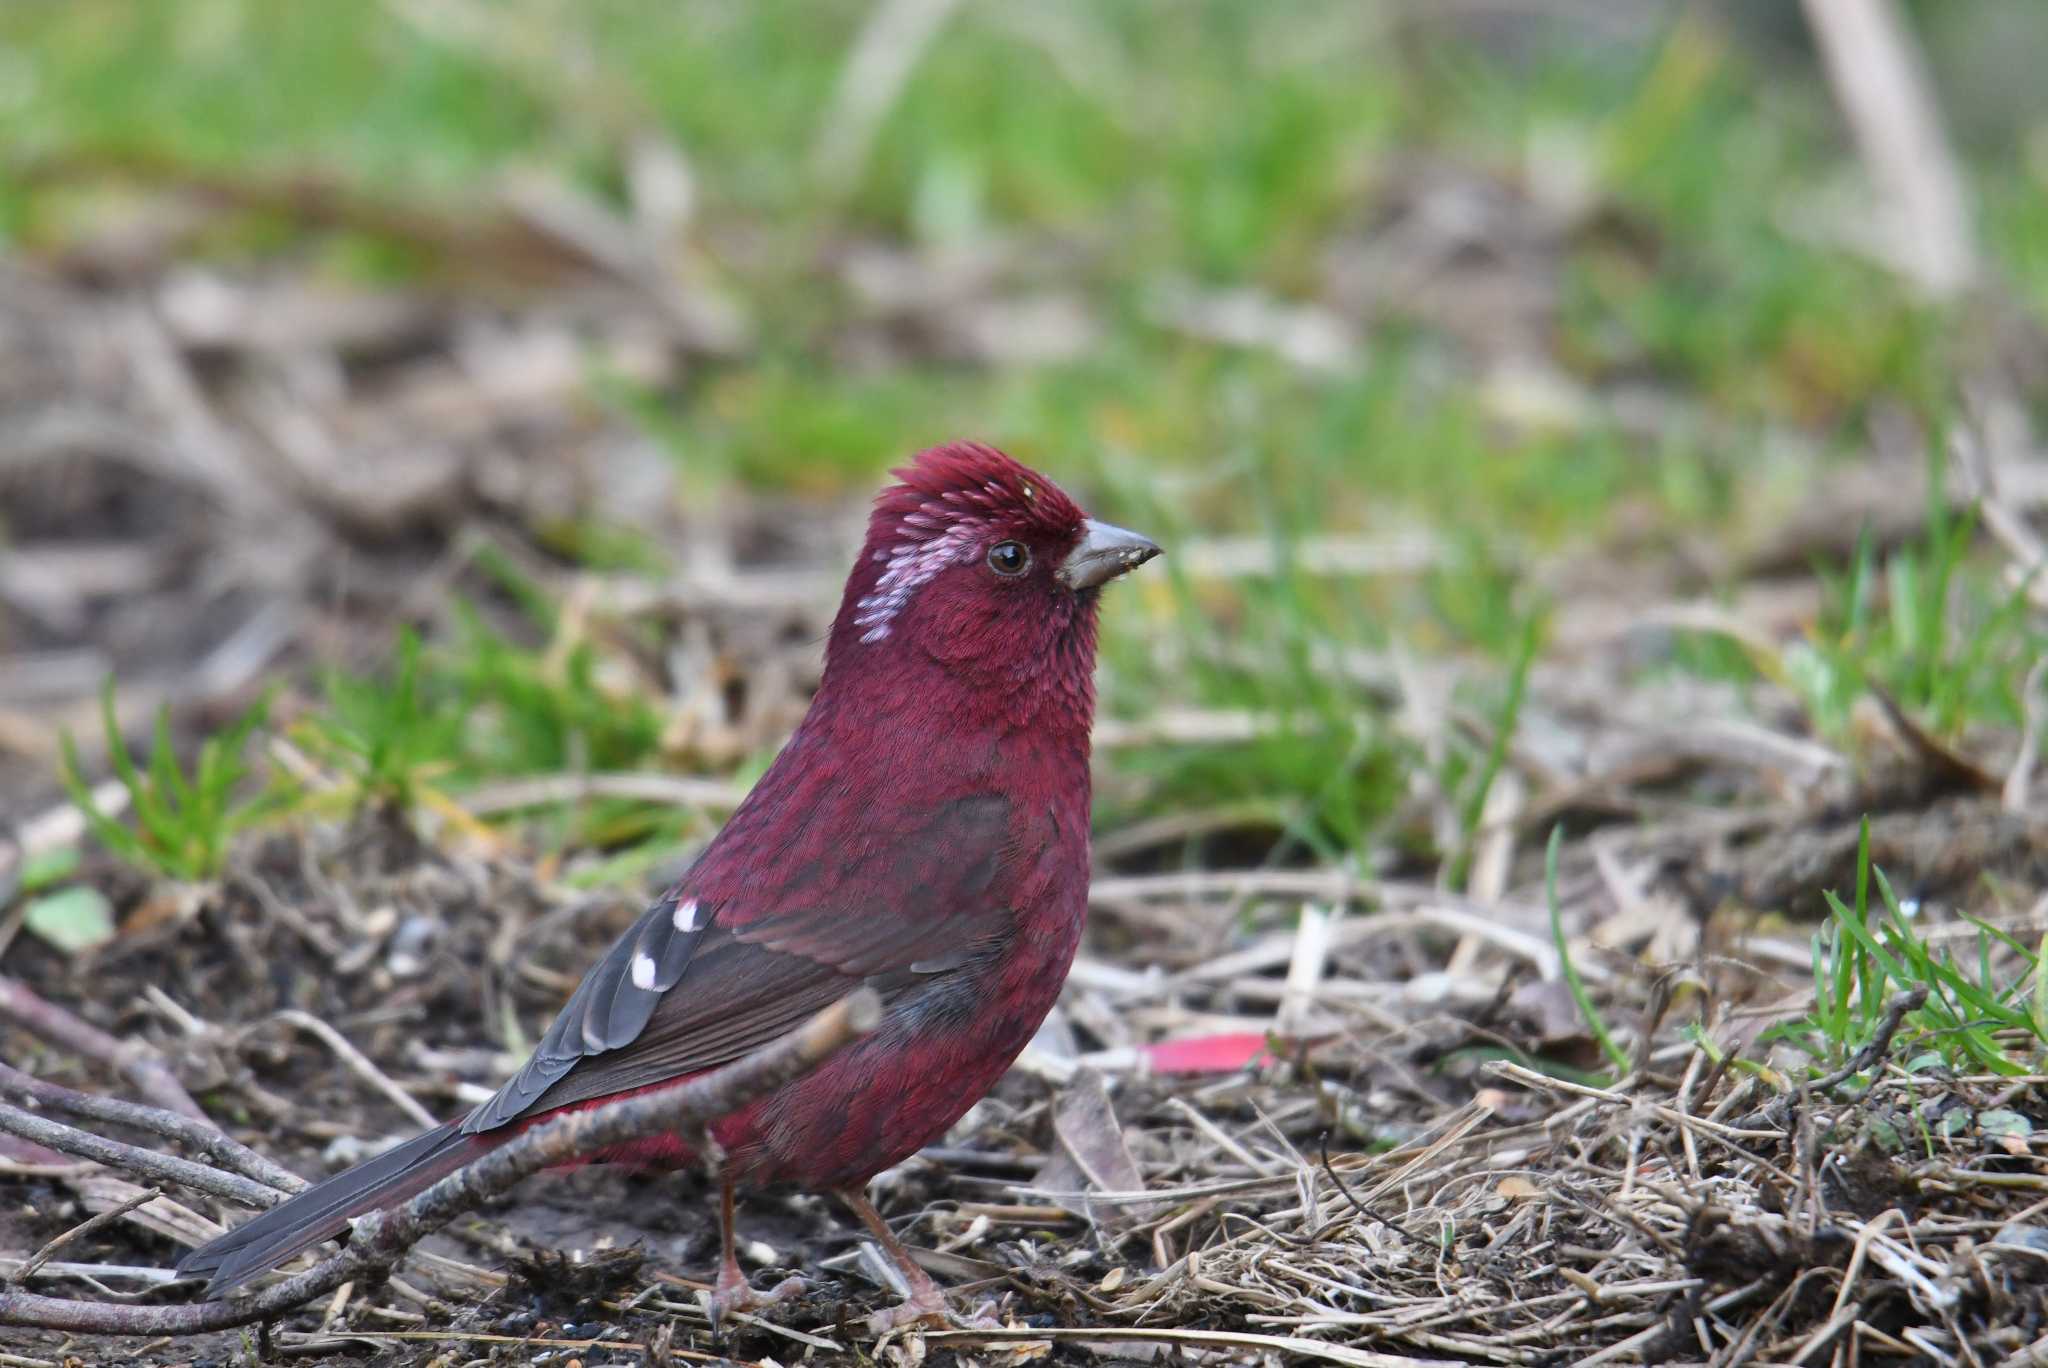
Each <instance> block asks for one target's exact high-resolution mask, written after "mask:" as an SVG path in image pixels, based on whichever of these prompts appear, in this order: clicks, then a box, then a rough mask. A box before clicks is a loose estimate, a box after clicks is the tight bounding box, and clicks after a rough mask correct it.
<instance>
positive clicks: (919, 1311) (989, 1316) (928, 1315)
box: [868, 1288, 1003, 1338]
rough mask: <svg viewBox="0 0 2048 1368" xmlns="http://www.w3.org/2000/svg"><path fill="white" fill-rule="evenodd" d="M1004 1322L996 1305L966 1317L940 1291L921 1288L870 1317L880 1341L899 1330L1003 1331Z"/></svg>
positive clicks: (871, 1330)
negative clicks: (950, 1305) (948, 1302)
mask: <svg viewBox="0 0 2048 1368" xmlns="http://www.w3.org/2000/svg"><path fill="white" fill-rule="evenodd" d="M1002 1327H1003V1318H1002V1317H1001V1316H1000V1315H998V1314H997V1312H996V1304H995V1303H994V1302H992V1301H984V1302H982V1303H981V1304H980V1305H978V1306H976V1307H975V1308H974V1310H972V1311H970V1312H968V1313H967V1314H965V1315H961V1314H960V1313H958V1312H956V1311H954V1310H953V1309H952V1308H951V1307H949V1306H947V1305H946V1298H945V1295H944V1294H943V1293H941V1292H940V1291H939V1290H938V1289H937V1288H921V1289H919V1290H918V1291H916V1292H913V1293H912V1294H911V1295H910V1296H909V1297H907V1298H905V1299H904V1300H903V1301H901V1302H899V1303H897V1304H896V1305H895V1306H890V1307H885V1308H883V1309H882V1310H880V1311H877V1312H875V1313H874V1314H873V1315H872V1316H869V1317H868V1333H869V1334H871V1335H874V1336H876V1337H877V1338H879V1337H881V1336H883V1335H888V1334H893V1333H894V1332H896V1331H898V1330H944V1329H958V1330H1000V1329H1002Z"/></svg>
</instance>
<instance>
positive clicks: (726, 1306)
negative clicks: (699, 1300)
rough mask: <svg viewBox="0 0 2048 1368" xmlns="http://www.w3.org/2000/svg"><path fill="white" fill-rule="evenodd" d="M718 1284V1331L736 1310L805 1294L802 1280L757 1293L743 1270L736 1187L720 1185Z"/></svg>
mask: <svg viewBox="0 0 2048 1368" xmlns="http://www.w3.org/2000/svg"><path fill="white" fill-rule="evenodd" d="M718 1189H719V1195H718V1241H719V1260H718V1285H717V1287H716V1288H715V1289H714V1290H713V1291H712V1293H711V1328H712V1329H713V1330H717V1329H718V1328H719V1326H720V1325H721V1324H723V1323H724V1321H725V1318H726V1316H727V1315H729V1314H731V1313H732V1312H734V1311H758V1310H760V1309H761V1308H762V1307H764V1306H773V1305H775V1303H777V1302H779V1301H787V1300H788V1299H789V1298H791V1297H800V1296H802V1295H803V1292H804V1280H803V1279H802V1278H784V1279H783V1280H782V1281H781V1282H779V1283H777V1284H775V1286H774V1287H772V1288H770V1289H769V1290H768V1291H766V1292H756V1291H755V1290H754V1289H753V1287H752V1286H750V1285H749V1284H748V1282H747V1275H746V1274H745V1273H742V1272H741V1271H740V1257H739V1251H738V1249H737V1248H735V1241H734V1239H733V1212H732V1184H731V1183H730V1182H724V1181H721V1182H720V1183H719V1185H718Z"/></svg>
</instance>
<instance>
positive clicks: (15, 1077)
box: [0, 1063, 306, 1192]
mask: <svg viewBox="0 0 2048 1368" xmlns="http://www.w3.org/2000/svg"><path fill="white" fill-rule="evenodd" d="M0 1095H4V1096H11V1097H14V1098H16V1099H18V1100H22V1101H29V1102H33V1103H35V1104H36V1105H37V1106H38V1107H41V1108H43V1109H44V1110H46V1111H54V1112H62V1113H64V1114H65V1115H66V1116H83V1117H86V1118H87V1119H89V1120H93V1121H108V1122H112V1123H113V1124H115V1125H117V1126H131V1127H133V1128H134V1129H136V1130H139V1131H147V1132H149V1133H150V1134H151V1135H158V1136H162V1137H163V1138H164V1139H166V1140H175V1141H177V1142H178V1143H179V1144H181V1145H184V1146H186V1147H187V1148H188V1149H190V1150H192V1151H193V1152H194V1153H196V1154H201V1155H204V1156H205V1157H206V1158H208V1159H211V1160H212V1161H213V1162H214V1163H216V1164H219V1165H220V1166H221V1167H223V1168H225V1169H228V1170H230V1171H232V1172H235V1173H239V1174H241V1175H242V1176H243V1177H244V1178H253V1179H255V1180H256V1181H257V1182H259V1183H264V1184H267V1185H269V1186H270V1187H274V1188H276V1189H277V1190H278V1191H280V1192H299V1191H302V1190H304V1188H305V1187H306V1180H305V1179H303V1178H301V1177H299V1176H298V1175H297V1174H296V1173H293V1172H292V1171H291V1170H290V1169H287V1168H283V1167H280V1166H279V1165H277V1164H274V1163H272V1162H271V1161H270V1160H268V1159H266V1158H264V1157H263V1156H262V1155H260V1154H258V1153H257V1152H256V1151H255V1150H252V1149H250V1148H249V1147H248V1146H247V1145H245V1144H243V1143H242V1142H241V1141H239V1140H234V1139H230V1138H229V1137H228V1136H226V1135H223V1134H222V1133H221V1132H219V1131H217V1130H215V1129H214V1128H213V1123H212V1122H210V1121H208V1122H200V1121H194V1120H192V1119H191V1118H190V1117H187V1116H183V1115H180V1114H179V1113H177V1112H172V1111H165V1110H164V1109H163V1108H161V1107H150V1106H145V1105H143V1104H142V1103H140V1102H129V1101H125V1100H123V1099H122V1098H118V1097H101V1096H99V1095H97V1094H95V1093H87V1092H79V1091H77V1090H76V1089H73V1088H67V1087H64V1086H63V1085H61V1084H57V1083H51V1082H48V1081H46V1080H44V1079H40V1078H34V1077H31V1076H30V1075H28V1074H25V1073H23V1072H21V1070H19V1069H16V1068H14V1067H12V1066H10V1065H8V1064H4V1063H0Z"/></svg>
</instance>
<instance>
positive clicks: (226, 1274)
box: [178, 1121, 495, 1296]
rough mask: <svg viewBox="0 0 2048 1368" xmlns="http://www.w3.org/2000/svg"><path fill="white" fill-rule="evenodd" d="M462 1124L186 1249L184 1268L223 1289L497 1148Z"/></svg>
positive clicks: (213, 1289)
mask: <svg viewBox="0 0 2048 1368" xmlns="http://www.w3.org/2000/svg"><path fill="white" fill-rule="evenodd" d="M460 1127H461V1123H460V1122H454V1121H451V1122H449V1123H448V1124H447V1125H445V1126H441V1127H438V1128H436V1129H434V1130H430V1131H428V1132H427V1133H426V1134H424V1135H418V1136H414V1137H413V1138H412V1139H410V1140H408V1141H406V1142H405V1143H404V1144H402V1145H398V1146H395V1147H393V1148H391V1149H388V1150H386V1151H385V1152H384V1153H382V1154H380V1155H378V1156H377V1157H376V1158H375V1159H370V1160H366V1161H364V1162H363V1163H360V1164H357V1165H356V1166H355V1167H354V1168H352V1169H348V1170H345V1171H344V1172H341V1173H337V1174H335V1175H334V1176H333V1177H332V1178H329V1179H327V1180H326V1181H325V1182H321V1183H315V1184H314V1185H313V1186H312V1187H309V1188H307V1189H306V1190H305V1191H304V1192H302V1193H300V1194H299V1195H298V1196H296V1197H294V1198H292V1199H291V1200H290V1201H288V1202H280V1203H279V1204H278V1205H276V1206H274V1207H272V1208H271V1209H270V1210H268V1211H266V1212H264V1213H263V1214H262V1215H261V1216H258V1217H256V1218H255V1219H254V1220H250V1221H244V1222H243V1223H242V1224H241V1225H238V1226H236V1227H235V1228H234V1229H233V1230H230V1231H229V1232H228V1233H227V1234H225V1235H223V1236H221V1237H220V1238H219V1239H217V1240H214V1241H212V1242H210V1243H208V1244H203V1245H201V1246H200V1247H199V1248H197V1249H195V1250H193V1251H192V1252H191V1253H189V1254H187V1255H186V1256H185V1257H184V1258H182V1259H180V1260H179V1261H178V1272H179V1274H180V1275H182V1276H185V1277H200V1276H209V1277H210V1278H211V1281H209V1282H208V1283H207V1285H206V1291H207V1294H208V1295H209V1296H218V1295H219V1294H220V1293H222V1292H225V1291H227V1290H228V1289H229V1288H231V1287H234V1286H236V1285H238V1284H240V1283H245V1282H247V1281H248V1280H249V1279H251V1278H253V1277H255V1276H256V1275H257V1274H258V1273H261V1272H263V1271H264V1270H265V1269H270V1268H275V1267H277V1266H278V1265H279V1264H281V1263H283V1262H284V1261H285V1260H286V1259H289V1258H291V1257H292V1255H294V1254H297V1253H298V1252H299V1251H300V1250H303V1249H310V1248H312V1247H313V1246H314V1245H316V1244H319V1243H320V1242H321V1241H322V1240H324V1239H326V1238H328V1237H329V1236H330V1235H338V1234H340V1233H341V1231H342V1228H343V1227H345V1226H346V1225H347V1224H348V1223H349V1221H350V1219H351V1218H353V1217H356V1216H361V1215H362V1214H364V1213H365V1212H369V1211H376V1210H378V1209H380V1208H382V1207H388V1206H393V1205H395V1204H397V1203H399V1202H402V1201H404V1200H405V1199H406V1198H408V1197H411V1196H413V1195H414V1194H416V1193H419V1192H422V1191H424V1190H425V1189H426V1188H428V1187H429V1186H431V1185H432V1184H434V1183H436V1182H438V1181H440V1180H441V1179H442V1178H445V1177H447V1176H448V1175H449V1174H451V1173H453V1172H454V1171H455V1170H456V1169H459V1168H461V1167H462V1166H463V1165H464V1164H466V1163H468V1162H469V1161H470V1160H471V1159H473V1158H475V1157H476V1156H477V1155H478V1154H480V1153H482V1152H483V1151H485V1150H487V1149H493V1148H495V1146H494V1145H492V1144H491V1142H490V1141H488V1140H480V1139H479V1138H478V1137H476V1136H472V1135H464V1134H463V1133H462V1131H461V1128H460Z"/></svg>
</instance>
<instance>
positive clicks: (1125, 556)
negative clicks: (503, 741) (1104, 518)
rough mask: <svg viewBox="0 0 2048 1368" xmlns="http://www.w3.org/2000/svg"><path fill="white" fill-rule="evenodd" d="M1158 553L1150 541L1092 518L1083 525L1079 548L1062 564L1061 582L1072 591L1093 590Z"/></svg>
mask: <svg viewBox="0 0 2048 1368" xmlns="http://www.w3.org/2000/svg"><path fill="white" fill-rule="evenodd" d="M1158 554H1159V548H1158V547H1157V546H1155V545H1154V544H1153V543H1152V540H1151V538H1149V537H1141V536H1139V535H1138V534H1137V533H1135V532H1126V531H1125V530H1124V529H1123V528H1121V527H1112V526H1110V525H1109V524H1108V523H1106V522H1097V521H1095V519H1093V518H1090V519H1089V520H1088V521H1087V522H1085V523H1083V524H1082V525H1081V543H1080V545H1078V546H1076V547H1075V548H1074V549H1073V550H1072V551H1069V552H1068V553H1067V558H1066V559H1065V560H1064V561H1061V562H1060V568H1059V577H1060V583H1062V584H1064V585H1066V586H1067V587H1068V588H1069V589H1093V588H1095V587H1097V586H1098V585H1102V584H1107V583H1108V582H1109V581H1111V580H1113V579H1115V578H1116V577H1117V576H1118V575H1121V574H1123V573H1124V571H1126V570H1135V569H1137V568H1138V567H1139V566H1141V565H1143V564H1144V563H1145V562H1146V561H1148V560H1151V559H1152V558H1153V557H1154V556H1156V555H1158Z"/></svg>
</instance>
